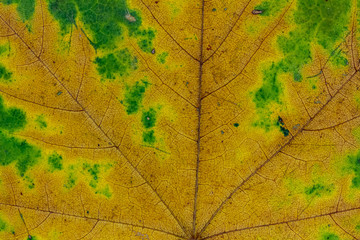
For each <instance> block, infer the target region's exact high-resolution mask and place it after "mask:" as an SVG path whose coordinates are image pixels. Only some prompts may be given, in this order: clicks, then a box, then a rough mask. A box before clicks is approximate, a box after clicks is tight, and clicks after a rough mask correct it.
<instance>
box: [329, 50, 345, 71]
mask: <svg viewBox="0 0 360 240" xmlns="http://www.w3.org/2000/svg"><path fill="white" fill-rule="evenodd" d="M330 62H331V63H332V64H333V65H335V66H337V67H345V66H348V65H349V61H348V59H347V58H346V57H345V56H344V53H343V52H342V51H341V50H338V51H337V50H335V51H333V52H332V54H331V58H330Z"/></svg>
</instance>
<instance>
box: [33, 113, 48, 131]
mask: <svg viewBox="0 0 360 240" xmlns="http://www.w3.org/2000/svg"><path fill="white" fill-rule="evenodd" d="M35 122H36V123H37V124H38V126H39V127H40V128H41V129H44V128H47V123H46V121H45V117H44V115H40V116H38V117H37V118H36V119H35Z"/></svg>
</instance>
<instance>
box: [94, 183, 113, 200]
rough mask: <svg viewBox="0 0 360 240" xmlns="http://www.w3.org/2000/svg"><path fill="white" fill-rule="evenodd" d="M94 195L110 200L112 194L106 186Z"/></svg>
mask: <svg viewBox="0 0 360 240" xmlns="http://www.w3.org/2000/svg"><path fill="white" fill-rule="evenodd" d="M95 194H101V195H104V196H105V197H106V198H111V196H112V193H111V191H110V188H109V185H106V187H104V188H102V189H99V190H97V191H96V192H95Z"/></svg>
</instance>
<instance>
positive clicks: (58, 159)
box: [48, 152, 63, 172]
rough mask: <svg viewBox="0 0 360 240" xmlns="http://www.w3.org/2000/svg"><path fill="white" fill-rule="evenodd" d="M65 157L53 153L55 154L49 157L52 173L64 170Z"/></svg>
mask: <svg viewBox="0 0 360 240" xmlns="http://www.w3.org/2000/svg"><path fill="white" fill-rule="evenodd" d="M62 162H63V157H62V156H61V155H60V154H58V153H57V152H53V154H51V155H50V156H49V157H48V164H49V166H50V171H51V172H54V171H59V170H62V169H63V164H62Z"/></svg>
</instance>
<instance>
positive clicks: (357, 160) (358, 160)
mask: <svg viewBox="0 0 360 240" xmlns="http://www.w3.org/2000/svg"><path fill="white" fill-rule="evenodd" d="M347 160H348V163H349V164H350V169H351V170H352V172H353V173H354V178H353V179H352V187H354V188H359V189H360V151H358V153H357V154H355V155H349V156H348V157H347Z"/></svg>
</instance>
